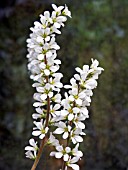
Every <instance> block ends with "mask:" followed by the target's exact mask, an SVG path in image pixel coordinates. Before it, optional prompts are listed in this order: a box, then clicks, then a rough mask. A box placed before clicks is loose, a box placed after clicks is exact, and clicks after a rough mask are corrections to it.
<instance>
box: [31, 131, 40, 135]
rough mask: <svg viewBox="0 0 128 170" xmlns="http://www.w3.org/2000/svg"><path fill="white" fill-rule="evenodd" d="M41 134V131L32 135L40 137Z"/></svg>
mask: <svg viewBox="0 0 128 170" xmlns="http://www.w3.org/2000/svg"><path fill="white" fill-rule="evenodd" d="M40 134H41V131H33V132H32V135H33V136H39V135H40Z"/></svg>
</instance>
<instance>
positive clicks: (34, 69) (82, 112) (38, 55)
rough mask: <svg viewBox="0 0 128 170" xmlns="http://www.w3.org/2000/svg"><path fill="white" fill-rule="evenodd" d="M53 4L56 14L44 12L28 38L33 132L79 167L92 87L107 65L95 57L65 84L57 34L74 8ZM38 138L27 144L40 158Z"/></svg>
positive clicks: (55, 153) (56, 153)
mask: <svg viewBox="0 0 128 170" xmlns="http://www.w3.org/2000/svg"><path fill="white" fill-rule="evenodd" d="M52 7H53V12H52V14H50V12H49V11H45V12H44V15H42V14H41V15H40V21H39V22H38V21H36V22H34V27H32V28H30V30H31V31H32V33H31V34H30V38H28V39H27V47H28V55H27V58H28V61H29V63H28V69H29V71H30V74H31V75H30V78H31V79H33V81H34V84H33V87H35V88H36V92H35V94H34V96H33V97H34V99H35V102H34V104H33V106H34V107H35V113H33V115H32V117H33V119H34V128H33V132H32V135H33V136H34V139H35V137H38V138H39V139H41V140H44V139H47V140H46V144H47V145H52V146H54V148H55V150H54V151H52V152H51V153H50V156H54V157H55V158H57V159H63V161H64V163H65V169H67V167H71V168H72V169H74V170H79V165H78V164H77V162H78V161H79V160H80V159H81V157H82V156H83V153H82V151H80V150H79V143H81V142H83V137H84V135H85V133H84V132H83V130H84V129H85V124H84V121H85V119H86V118H89V115H88V109H87V106H89V105H90V103H91V97H92V95H93V92H92V90H93V89H94V88H96V87H97V79H98V76H99V74H101V72H102V71H103V68H101V67H99V66H98V65H99V62H98V61H97V60H93V59H92V64H91V66H90V67H89V66H88V65H84V66H83V68H82V69H81V68H79V67H77V68H76V74H75V75H74V77H73V78H71V80H70V85H65V86H63V84H62V83H61V81H60V80H61V78H62V77H63V75H62V74H61V73H60V72H58V70H59V68H60V64H61V61H60V60H59V59H57V52H56V51H57V50H59V49H60V47H59V45H58V44H57V43H56V34H61V31H60V28H61V27H64V23H65V21H66V20H67V17H71V12H70V11H69V10H68V7H67V6H66V5H65V6H59V7H57V6H56V5H55V4H52ZM62 87H63V88H65V91H67V92H65V94H64V96H65V97H64V98H63V99H62V96H61V93H60V91H61V88H62ZM53 127H54V128H53ZM53 129H54V130H53ZM56 134H57V135H56ZM58 135H61V136H62V139H63V140H67V144H66V145H64V144H60V143H59V140H58V139H57V137H56V136H58ZM34 139H33V138H32V139H30V140H29V143H30V146H26V147H25V150H26V151H27V152H26V153H25V154H26V157H28V158H30V159H36V156H37V153H38V151H39V147H38V146H37V142H36V141H35V140H34ZM65 143H66V142H65Z"/></svg>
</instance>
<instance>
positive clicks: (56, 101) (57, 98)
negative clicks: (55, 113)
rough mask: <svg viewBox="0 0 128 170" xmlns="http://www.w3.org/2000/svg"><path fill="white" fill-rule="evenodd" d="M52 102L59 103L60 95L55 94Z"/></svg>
mask: <svg viewBox="0 0 128 170" xmlns="http://www.w3.org/2000/svg"><path fill="white" fill-rule="evenodd" d="M52 100H53V101H54V102H55V103H60V102H61V94H60V93H57V94H56V95H55V96H54V97H53V98H52Z"/></svg>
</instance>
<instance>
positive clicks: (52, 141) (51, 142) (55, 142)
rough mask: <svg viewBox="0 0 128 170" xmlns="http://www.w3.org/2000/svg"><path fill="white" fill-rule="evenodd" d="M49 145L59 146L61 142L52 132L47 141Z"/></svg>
mask: <svg viewBox="0 0 128 170" xmlns="http://www.w3.org/2000/svg"><path fill="white" fill-rule="evenodd" d="M47 144H48V145H53V146H59V141H58V140H57V139H56V138H55V136H53V134H52V132H50V137H49V139H48V140H47Z"/></svg>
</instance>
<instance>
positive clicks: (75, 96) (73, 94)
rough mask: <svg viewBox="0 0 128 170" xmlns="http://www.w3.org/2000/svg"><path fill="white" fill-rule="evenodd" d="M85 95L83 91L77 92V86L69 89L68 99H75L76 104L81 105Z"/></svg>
mask: <svg viewBox="0 0 128 170" xmlns="http://www.w3.org/2000/svg"><path fill="white" fill-rule="evenodd" d="M84 97H85V93H84V92H80V93H79V92H78V89H77V88H74V89H72V90H71V91H70V96H69V100H70V101H75V102H76V104H78V105H80V106H81V105H82V99H83V98H84Z"/></svg>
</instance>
